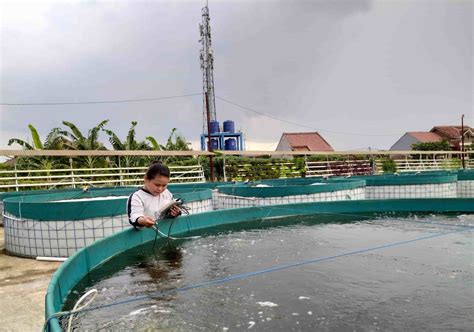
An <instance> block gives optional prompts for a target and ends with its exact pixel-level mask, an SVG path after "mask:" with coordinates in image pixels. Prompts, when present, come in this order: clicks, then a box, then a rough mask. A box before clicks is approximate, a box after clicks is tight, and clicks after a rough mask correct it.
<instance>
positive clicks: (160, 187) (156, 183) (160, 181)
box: [144, 175, 170, 196]
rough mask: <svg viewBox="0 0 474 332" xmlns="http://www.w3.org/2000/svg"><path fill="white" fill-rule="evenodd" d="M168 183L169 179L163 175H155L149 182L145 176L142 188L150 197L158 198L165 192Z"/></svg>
mask: <svg viewBox="0 0 474 332" xmlns="http://www.w3.org/2000/svg"><path fill="white" fill-rule="evenodd" d="M169 181H170V179H169V178H168V177H166V176H163V175H157V176H155V177H154V178H153V179H151V180H150V179H148V178H147V177H146V176H145V183H144V187H145V189H146V190H148V191H149V192H150V193H151V194H152V195H154V196H158V195H159V194H161V193H162V192H163V191H165V189H166V187H167V186H168V182H169Z"/></svg>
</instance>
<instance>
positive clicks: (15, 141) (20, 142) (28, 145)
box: [8, 138, 34, 150]
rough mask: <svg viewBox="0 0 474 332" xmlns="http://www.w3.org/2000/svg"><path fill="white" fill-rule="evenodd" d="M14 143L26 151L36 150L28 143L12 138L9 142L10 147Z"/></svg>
mask: <svg viewBox="0 0 474 332" xmlns="http://www.w3.org/2000/svg"><path fill="white" fill-rule="evenodd" d="M13 143H16V144H19V145H21V146H22V147H24V148H25V149H26V150H34V148H33V147H32V146H31V145H30V144H29V143H28V142H26V141H24V140H22V139H19V138H11V139H10V140H9V141H8V145H12V144H13Z"/></svg>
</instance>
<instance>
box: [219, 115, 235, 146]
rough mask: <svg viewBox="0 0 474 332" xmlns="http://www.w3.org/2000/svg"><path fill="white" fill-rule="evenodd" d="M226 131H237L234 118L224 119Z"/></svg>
mask: <svg viewBox="0 0 474 332" xmlns="http://www.w3.org/2000/svg"><path fill="white" fill-rule="evenodd" d="M222 131H224V132H226V133H235V125H234V121H232V120H225V121H224V128H223V130H222ZM226 150H227V149H226Z"/></svg>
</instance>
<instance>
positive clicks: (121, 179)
mask: <svg viewBox="0 0 474 332" xmlns="http://www.w3.org/2000/svg"><path fill="white" fill-rule="evenodd" d="M118 167H119V174H120V186H123V175H122V166H121V163H120V156H118Z"/></svg>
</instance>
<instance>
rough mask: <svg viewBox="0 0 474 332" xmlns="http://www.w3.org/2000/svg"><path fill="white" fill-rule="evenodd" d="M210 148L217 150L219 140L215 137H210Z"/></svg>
mask: <svg viewBox="0 0 474 332" xmlns="http://www.w3.org/2000/svg"><path fill="white" fill-rule="evenodd" d="M211 149H212V150H217V149H219V140H217V139H214V138H213V139H211Z"/></svg>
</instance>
